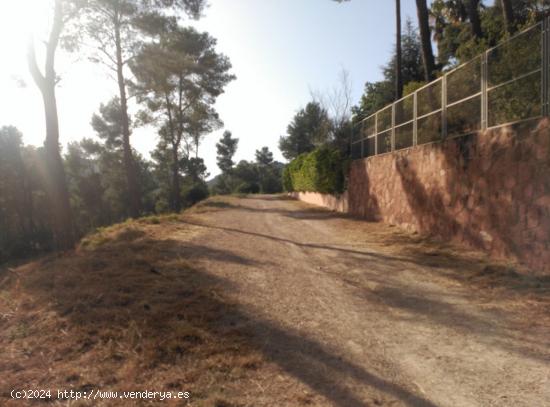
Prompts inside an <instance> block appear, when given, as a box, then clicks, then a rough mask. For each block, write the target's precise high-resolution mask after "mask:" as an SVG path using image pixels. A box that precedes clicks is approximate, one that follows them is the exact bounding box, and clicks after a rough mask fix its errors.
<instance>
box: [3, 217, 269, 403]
mask: <svg viewBox="0 0 550 407" xmlns="http://www.w3.org/2000/svg"><path fill="white" fill-rule="evenodd" d="M200 210H201V208H200V207H199V208H198V209H197V208H195V209H193V211H200ZM181 216H185V215H181ZM197 233H200V232H199V231H198V230H195V229H193V228H192V227H191V226H188V225H183V224H181V223H179V222H178V215H170V216H164V217H151V218H144V219H141V220H137V221H130V222H126V223H124V224H120V225H115V226H113V227H110V228H106V229H103V230H101V231H100V232H98V233H96V234H94V235H91V236H88V237H87V238H85V239H84V240H83V241H82V243H81V245H80V247H79V248H78V249H77V250H76V251H75V252H74V253H69V254H66V255H64V256H62V257H56V256H50V257H47V258H44V259H41V260H38V261H35V262H32V263H29V264H26V265H24V266H22V267H19V268H17V269H10V270H8V269H6V270H4V271H3V272H0V349H2V353H1V357H0V371H1V372H3V373H2V375H1V376H0V405H5V404H6V403H8V404H9V391H10V390H11V389H14V388H16V389H17V388H21V387H22V386H24V387H25V388H50V389H57V388H59V389H75V390H77V389H79V390H87V389H98V388H99V389H101V390H102V391H104V390H109V389H112V390H119V391H122V390H134V391H139V390H145V389H149V390H156V391H161V390H173V391H189V392H191V395H192V400H193V405H216V406H229V405H231V404H229V403H227V402H224V401H223V400H224V396H223V392H224V386H225V385H227V384H229V385H230V384H231V383H232V382H236V381H239V380H242V379H246V377H249V376H251V375H253V374H254V371H255V370H256V369H258V367H259V366H260V365H261V363H262V359H261V357H260V356H259V355H257V354H256V353H255V351H253V350H251V348H249V347H248V346H247V336H246V334H245V333H243V332H240V331H239V330H238V328H237V327H235V326H233V324H232V323H231V321H229V319H230V318H228V316H229V315H230V314H231V307H232V305H231V304H230V303H228V302H227V300H225V299H222V298H221V297H220V293H219V292H218V291H217V290H216V285H217V282H216V281H215V280H213V279H211V278H209V277H207V275H206V274H204V273H198V272H195V270H194V268H193V265H192V264H190V263H189V262H188V261H187V260H186V259H185V258H182V256H181V255H180V254H179V253H178V245H179V244H181V242H182V241H186V240H189V239H191V238H192V237H193V236H194V235H196V234H197ZM181 403H182V402H181V401H180V402H179V403H173V404H172V403H168V405H181ZM83 404H86V403H83ZM92 404H93V405H98V403H97V402H95V403H91V404H88V405H92ZM14 405H21V404H20V403H18V404H15V403H14ZM101 405H111V404H109V403H107V402H104V404H101ZM112 405H120V404H117V403H114V404H112ZM164 405H167V404H166V402H164Z"/></svg>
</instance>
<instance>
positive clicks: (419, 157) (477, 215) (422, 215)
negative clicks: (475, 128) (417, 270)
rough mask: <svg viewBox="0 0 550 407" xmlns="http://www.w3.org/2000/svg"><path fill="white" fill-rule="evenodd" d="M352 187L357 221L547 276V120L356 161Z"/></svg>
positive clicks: (549, 257) (549, 190)
mask: <svg viewBox="0 0 550 407" xmlns="http://www.w3.org/2000/svg"><path fill="white" fill-rule="evenodd" d="M348 185H349V187H348V204H349V208H348V211H349V212H350V213H351V214H353V215H356V216H360V217H364V218H367V219H369V220H377V221H383V222H386V223H389V224H393V225H397V226H400V227H403V228H405V229H407V230H409V231H416V232H419V233H422V234H427V235H431V236H435V237H439V238H442V239H445V240H451V241H456V242H460V243H462V244H464V245H466V246H468V247H472V248H475V249H483V250H485V251H487V252H489V253H491V254H492V255H493V256H495V257H502V258H513V259H517V260H519V261H520V262H522V263H524V264H526V265H528V266H529V267H531V268H532V269H533V270H534V271H538V272H541V273H544V274H550V122H549V121H548V120H547V119H544V120H542V121H540V122H537V123H533V122H529V123H524V124H522V125H517V126H513V127H503V128H499V129H495V130H487V131H484V132H480V133H478V134H472V135H468V136H464V137H460V138H456V139H450V140H447V141H445V142H442V143H433V144H427V145H422V146H417V147H413V148H409V149H406V150H401V151H397V152H393V153H388V154H384V155H379V156H375V157H370V158H366V159H363V160H356V161H354V162H353V163H352V165H351V172H350V175H349V183H348ZM312 203H313V202H312Z"/></svg>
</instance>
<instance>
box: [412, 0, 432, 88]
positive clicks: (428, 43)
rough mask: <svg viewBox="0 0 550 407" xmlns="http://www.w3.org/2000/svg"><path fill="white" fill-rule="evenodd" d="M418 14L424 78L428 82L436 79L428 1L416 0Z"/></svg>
mask: <svg viewBox="0 0 550 407" xmlns="http://www.w3.org/2000/svg"><path fill="white" fill-rule="evenodd" d="M416 11H417V14H418V27H419V28H420V40H421V42H422V61H423V63H424V78H425V79H426V82H430V81H432V80H433V79H434V73H435V59H434V53H433V50H432V38H431V34H430V21H429V14H428V6H427V5H426V0H416Z"/></svg>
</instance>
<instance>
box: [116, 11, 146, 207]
mask: <svg viewBox="0 0 550 407" xmlns="http://www.w3.org/2000/svg"><path fill="white" fill-rule="evenodd" d="M114 27H115V43H116V62H117V81H118V90H119V95H120V110H121V115H122V117H121V121H122V148H123V153H124V170H125V173H126V183H127V186H128V195H129V202H128V207H129V210H130V216H131V217H132V218H137V217H138V216H139V215H140V213H141V196H140V191H139V185H138V182H137V175H136V164H135V162H134V157H133V155H132V147H131V146H130V119H129V118H128V98H127V96H126V83H125V79H124V61H123V59H122V45H121V38H120V24H119V21H118V16H116V17H115V22H114Z"/></svg>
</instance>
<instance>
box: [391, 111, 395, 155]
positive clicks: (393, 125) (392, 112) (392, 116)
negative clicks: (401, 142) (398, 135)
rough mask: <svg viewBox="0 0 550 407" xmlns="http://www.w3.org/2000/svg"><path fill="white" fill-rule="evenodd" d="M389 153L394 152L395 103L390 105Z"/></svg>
mask: <svg viewBox="0 0 550 407" xmlns="http://www.w3.org/2000/svg"><path fill="white" fill-rule="evenodd" d="M391 151H395V103H394V104H392V105H391Z"/></svg>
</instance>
